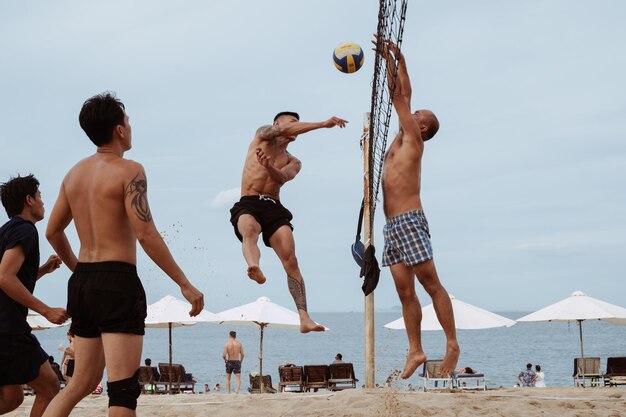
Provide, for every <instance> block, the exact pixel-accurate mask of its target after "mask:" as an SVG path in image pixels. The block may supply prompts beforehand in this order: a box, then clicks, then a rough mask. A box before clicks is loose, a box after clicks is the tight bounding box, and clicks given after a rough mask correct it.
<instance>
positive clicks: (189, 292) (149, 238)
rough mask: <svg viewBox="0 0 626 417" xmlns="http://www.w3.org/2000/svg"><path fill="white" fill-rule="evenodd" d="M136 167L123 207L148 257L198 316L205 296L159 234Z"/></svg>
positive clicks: (144, 183) (143, 176) (141, 173)
mask: <svg viewBox="0 0 626 417" xmlns="http://www.w3.org/2000/svg"><path fill="white" fill-rule="evenodd" d="M134 165H135V166H134V167H133V169H131V170H129V179H128V182H127V184H126V187H125V191H124V205H125V207H126V214H127V216H128V219H129V220H130V224H131V226H132V227H133V230H134V231H135V234H136V235H137V240H139V244H140V245H141V247H142V248H143V249H144V251H145V252H146V254H147V255H148V256H149V257H150V259H152V260H153V261H154V263H156V264H157V265H158V266H159V268H161V270H163V272H165V273H166V274H167V275H168V276H169V277H170V278H171V279H172V280H173V281H174V282H175V283H176V284H178V286H179V287H180V290H181V293H182V294H183V296H184V297H185V298H186V299H187V301H189V303H190V304H191V311H190V312H189V315H190V316H197V315H198V314H200V312H201V311H202V309H203V308H204V295H203V294H202V293H201V292H200V291H198V290H197V289H196V288H195V287H194V286H193V285H191V283H190V282H189V280H188V279H187V277H186V276H185V274H184V273H183V271H182V269H180V267H179V266H178V264H177V263H176V261H175V260H174V257H173V256H172V254H171V252H170V250H169V249H168V247H167V245H166V244H165V242H164V241H163V238H162V237H161V235H160V234H159V232H158V231H157V228H156V226H155V225H154V221H153V219H152V213H151V212H150V205H149V204H148V180H147V178H146V173H145V172H144V170H143V167H142V166H141V164H138V163H134Z"/></svg>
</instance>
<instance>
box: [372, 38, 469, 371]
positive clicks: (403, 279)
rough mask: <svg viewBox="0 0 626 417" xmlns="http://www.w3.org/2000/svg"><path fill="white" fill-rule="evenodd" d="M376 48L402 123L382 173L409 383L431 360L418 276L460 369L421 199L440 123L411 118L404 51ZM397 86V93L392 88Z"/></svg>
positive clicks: (448, 358)
mask: <svg viewBox="0 0 626 417" xmlns="http://www.w3.org/2000/svg"><path fill="white" fill-rule="evenodd" d="M374 44H375V45H376V50H377V51H378V53H379V54H380V55H381V57H382V58H383V59H385V60H386V61H387V75H388V77H389V78H388V85H389V88H390V95H392V101H393V106H394V108H395V109H396V113H398V118H399V121H400V132H398V134H397V135H396V137H395V138H394V139H393V142H391V145H390V146H389V150H388V151H387V154H386V155H385V161H384V167H383V174H382V184H383V194H384V211H385V217H386V219H387V221H386V224H385V227H384V229H383V236H384V238H385V248H384V251H383V266H389V267H390V269H391V274H392V275H393V279H394V282H395V285H396V290H397V292H398V296H399V297H400V302H401V303H402V315H403V317H404V323H405V325H406V332H407V336H408V338H409V353H408V355H407V359H406V363H405V365H404V370H403V371H402V374H401V375H400V376H401V377H402V378H404V379H407V378H409V377H410V376H411V375H412V374H413V373H414V372H415V370H416V369H417V368H418V367H419V366H420V365H421V364H422V363H424V361H426V355H425V354H424V351H423V349H422V340H421V321H422V308H421V305H420V302H419V300H418V298H417V294H416V292H415V277H417V279H418V280H419V282H420V284H422V286H423V287H424V289H425V290H426V292H427V293H428V295H430V297H431V298H432V300H433V305H434V307H435V312H436V313H437V319H438V320H439V323H441V327H443V330H444V333H445V335H446V354H445V356H444V358H443V362H442V364H441V369H440V373H441V374H443V375H450V374H452V373H454V372H455V370H456V364H457V361H458V359H459V354H460V348H459V344H458V342H457V339H456V329H455V325H454V312H453V311H452V303H451V302H450V296H449V295H448V293H447V292H446V290H445V288H444V287H443V285H441V282H440V281H439V276H438V275H437V270H436V269H435V263H434V261H433V251H432V246H431V243H430V230H429V228H428V222H427V220H426V216H425V215H424V211H423V209H422V200H421V198H420V191H421V168H422V156H423V154H424V142H426V141H427V140H429V139H432V137H433V136H434V135H435V133H437V130H438V129H439V121H438V120H437V117H436V116H435V114H434V113H433V112H432V111H430V110H418V111H416V112H415V113H411V94H412V90H411V82H410V80H409V74H408V71H407V67H406V61H405V59H404V56H403V55H402V53H401V52H400V50H399V49H398V47H397V46H396V45H395V44H394V43H392V42H390V41H388V40H384V39H376V40H375V41H374ZM394 58H396V59H397V61H398V65H397V75H396V79H395V83H394V82H393V81H394V80H392V79H391V74H394V73H396V66H395V59H394ZM394 84H395V89H392V86H393V85H394Z"/></svg>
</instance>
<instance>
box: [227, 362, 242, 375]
mask: <svg viewBox="0 0 626 417" xmlns="http://www.w3.org/2000/svg"><path fill="white" fill-rule="evenodd" d="M233 372H234V373H236V374H240V373H241V361H226V373H227V374H232V373H233Z"/></svg>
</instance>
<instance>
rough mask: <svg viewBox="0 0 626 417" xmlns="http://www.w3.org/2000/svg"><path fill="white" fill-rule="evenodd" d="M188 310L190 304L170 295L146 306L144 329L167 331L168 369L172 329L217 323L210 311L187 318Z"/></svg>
mask: <svg viewBox="0 0 626 417" xmlns="http://www.w3.org/2000/svg"><path fill="white" fill-rule="evenodd" d="M190 310H191V304H189V303H188V302H186V301H181V300H179V299H177V298H176V297H173V296H171V295H166V296H165V297H163V298H161V299H160V300H159V301H157V302H156V303H154V304H150V305H149V306H148V311H147V316H146V327H152V328H167V329H169V342H170V343H169V359H170V368H171V366H172V327H180V326H193V325H194V324H196V323H201V322H205V323H218V322H219V318H218V316H217V315H216V314H214V313H211V312H210V311H207V310H202V311H201V312H200V314H198V315H197V316H196V317H191V316H189V311H190ZM170 375H171V373H170ZM170 388H171V384H170Z"/></svg>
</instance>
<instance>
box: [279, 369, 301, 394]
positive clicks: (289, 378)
mask: <svg viewBox="0 0 626 417" xmlns="http://www.w3.org/2000/svg"><path fill="white" fill-rule="evenodd" d="M278 376H279V378H280V382H279V383H278V389H279V390H280V392H284V391H285V388H287V387H289V391H290V392H302V391H304V370H303V369H302V367H301V366H279V367H278Z"/></svg>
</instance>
